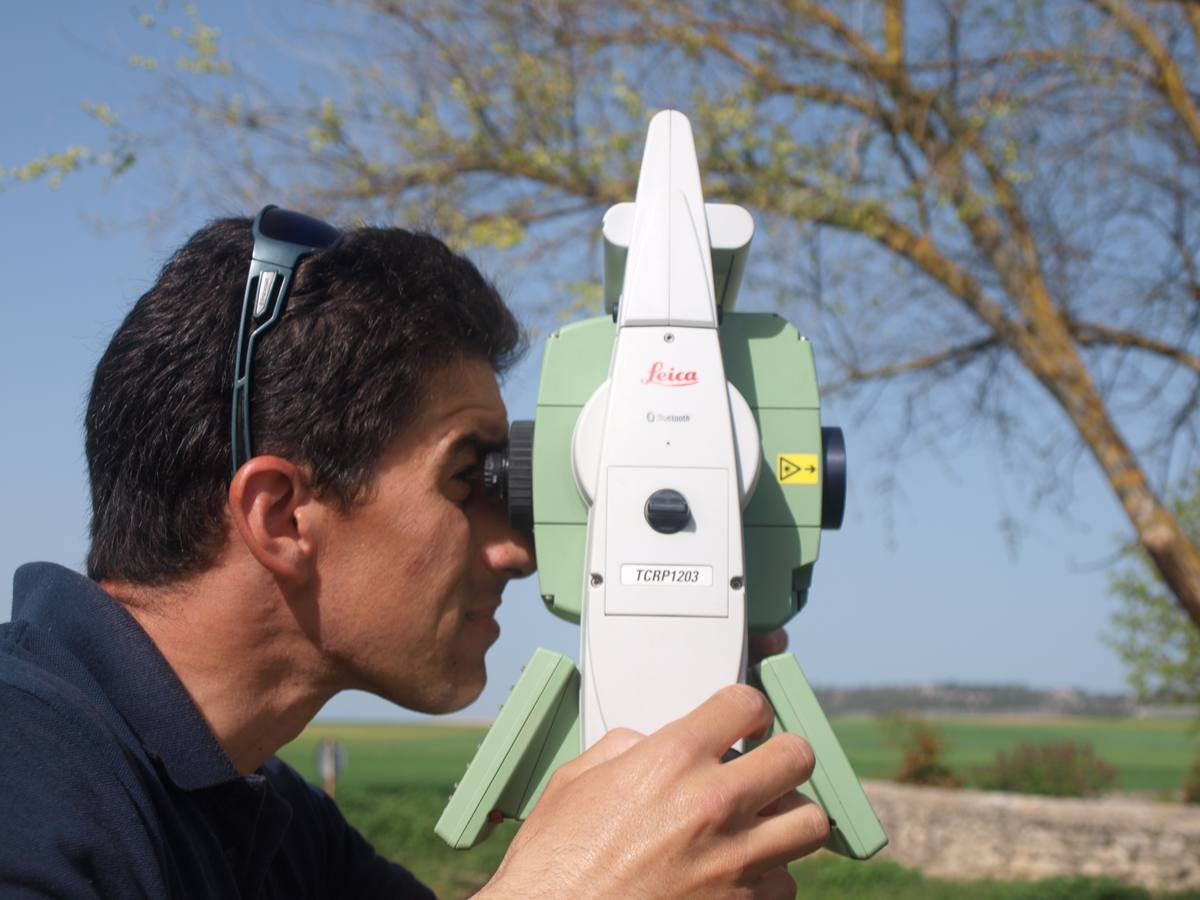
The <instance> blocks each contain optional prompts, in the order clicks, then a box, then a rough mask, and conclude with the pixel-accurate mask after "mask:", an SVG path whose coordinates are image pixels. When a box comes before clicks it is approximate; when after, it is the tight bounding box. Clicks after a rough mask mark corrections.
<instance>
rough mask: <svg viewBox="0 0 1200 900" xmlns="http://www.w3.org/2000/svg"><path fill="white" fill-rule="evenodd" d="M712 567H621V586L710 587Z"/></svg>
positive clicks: (627, 565)
mask: <svg viewBox="0 0 1200 900" xmlns="http://www.w3.org/2000/svg"><path fill="white" fill-rule="evenodd" d="M712 583H713V571H712V566H656V565H649V564H648V565H636V564H634V565H630V564H626V565H623V566H621V584H629V585H642V584H658V585H664V586H667V587H711V586H712Z"/></svg>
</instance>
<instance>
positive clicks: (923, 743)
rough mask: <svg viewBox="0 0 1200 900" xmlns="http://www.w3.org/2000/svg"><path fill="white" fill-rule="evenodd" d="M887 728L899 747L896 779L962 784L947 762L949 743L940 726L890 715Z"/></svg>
mask: <svg viewBox="0 0 1200 900" xmlns="http://www.w3.org/2000/svg"><path fill="white" fill-rule="evenodd" d="M884 728H885V730H886V731H887V732H888V734H889V737H890V740H891V742H892V743H894V744H896V745H897V746H898V747H899V748H900V754H901V756H900V768H899V769H898V770H897V771H896V774H895V776H894V778H895V780H896V781H899V782H902V783H904V784H920V785H926V786H929V787H951V788H957V787H962V779H961V778H959V777H958V776H957V775H955V774H954V772H953V770H952V769H951V768H950V767H949V766H948V765H946V763H945V755H946V752H947V751H948V750H949V749H950V745H949V744H948V743H947V741H946V739H945V738H944V737H942V734H941V732H940V731H938V730H937V728H935V727H934V726H933V725H931V724H929V723H928V722H926V721H923V720H921V719H916V718H912V717H911V716H905V715H894V716H889V717H888V718H887V719H886V720H885V723H884Z"/></svg>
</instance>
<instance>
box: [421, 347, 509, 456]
mask: <svg viewBox="0 0 1200 900" xmlns="http://www.w3.org/2000/svg"><path fill="white" fill-rule="evenodd" d="M425 393H426V396H425V408H424V409H423V410H422V411H421V414H420V415H419V418H420V419H423V420H424V421H425V423H426V424H427V425H429V426H431V427H432V428H433V430H435V431H437V432H441V433H443V434H445V433H446V432H450V431H453V432H457V433H462V432H470V431H475V432H478V434H479V437H480V439H481V440H483V441H503V440H504V438H505V436H506V435H507V433H508V412H507V410H506V409H505V407H504V400H503V399H502V398H501V396H500V385H499V383H498V382H497V380H496V373H495V372H494V371H492V367H491V365H490V364H489V363H488V362H487V361H486V360H481V359H466V360H461V361H458V362H455V363H452V364H450V365H448V366H446V367H444V368H443V369H441V370H440V371H438V372H436V373H435V374H434V375H432V376H431V377H430V379H429V382H428V384H427V390H426V392H425Z"/></svg>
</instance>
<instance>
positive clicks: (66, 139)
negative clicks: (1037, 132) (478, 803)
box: [0, 0, 1128, 719]
mask: <svg viewBox="0 0 1200 900" xmlns="http://www.w3.org/2000/svg"><path fill="white" fill-rule="evenodd" d="M286 8H287V10H288V15H289V16H291V17H292V18H293V19H296V20H299V21H301V22H305V21H307V19H311V20H312V22H313V23H314V24H319V23H320V21H321V20H322V18H323V17H328V16H330V15H336V13H334V12H330V11H329V10H327V9H319V8H316V7H313V6H311V5H309V4H301V3H295V4H289V5H287V7H286ZM247 9H248V7H246V6H244V5H243V4H240V3H237V2H234V0H223V2H219V3H213V4H206V5H204V14H205V18H206V20H207V21H209V22H210V23H211V24H214V25H216V26H217V27H219V28H221V29H222V32H223V34H224V35H225V36H226V37H229V38H230V39H232V40H237V39H239V36H240V35H241V34H242V31H243V30H244V29H246V28H248V27H249V26H250V25H255V24H257V25H261V23H262V22H263V21H266V20H269V18H270V14H269V12H263V11H262V5H261V4H260V5H259V6H257V7H256V13H255V14H253V15H251V14H250V13H248V12H247ZM280 9H283V7H282V6H280ZM306 17H307V19H306ZM138 37H139V28H138V26H137V24H136V22H135V21H134V17H133V15H132V14H131V13H130V12H129V8H128V7H127V6H125V5H123V4H97V3H94V2H93V3H87V2H51V3H44V4H19V5H15V6H13V7H12V8H10V9H9V10H7V11H6V14H5V25H4V28H3V29H0V84H4V85H5V100H4V104H3V107H2V110H3V112H2V115H3V119H2V120H0V122H2V124H0V167H8V166H14V165H20V164H22V163H25V162H27V161H28V160H30V159H32V158H34V157H36V156H38V155H40V154H42V153H45V152H46V151H47V150H62V149H65V148H66V147H67V146H69V145H71V144H74V143H80V142H87V141H95V140H96V139H97V137H98V129H97V126H96V125H95V124H94V123H93V122H92V121H91V120H89V119H88V117H87V116H86V115H84V113H83V112H82V110H81V102H82V101H102V102H107V103H109V104H110V106H111V107H112V108H113V110H114V112H116V113H117V114H118V115H121V114H122V113H123V111H124V110H128V111H129V112H130V113H133V112H136V110H137V108H138V105H139V104H144V103H146V102H147V97H146V95H145V92H146V90H147V82H146V81H145V80H144V79H139V78H137V77H136V76H137V74H138V73H136V72H132V71H131V70H130V68H129V66H128V65H127V64H126V62H125V60H126V57H127V56H128V55H129V53H130V47H131V46H136V41H137V40H138ZM685 112H686V110H685ZM170 164H171V161H170V160H166V161H163V160H159V161H156V162H154V161H152V162H148V163H147V164H145V165H139V166H135V167H134V169H133V170H132V171H131V172H130V173H128V174H127V175H125V176H124V177H122V178H121V179H118V180H116V181H115V182H110V181H108V180H106V179H105V178H103V177H100V176H99V175H98V174H96V173H94V172H83V173H79V174H77V175H75V176H72V177H69V178H67V179H66V180H65V181H64V183H63V184H62V186H61V187H59V188H58V189H51V188H50V187H48V186H47V185H46V184H45V183H39V184H24V185H9V186H7V187H5V189H3V190H0V422H4V423H5V425H4V427H3V431H2V438H0V454H2V456H0V459H2V463H3V464H2V465H0V503H2V504H3V509H4V512H5V514H4V516H3V518H2V519H0V579H3V580H4V581H5V583H8V581H9V579H10V578H11V573H12V571H13V570H14V569H15V568H16V567H17V566H18V565H20V564H21V563H23V562H26V561H31V560H52V561H55V562H59V563H62V564H64V565H67V566H71V567H74V568H81V567H82V563H83V560H84V557H85V555H86V552H87V517H88V498H87V483H86V473H85V463H84V458H83V450H82V416H83V410H84V407H85V403H86V396H87V390H88V387H89V383H90V378H91V372H92V370H93V368H94V366H95V364H96V362H97V360H98V359H99V356H100V354H101V353H102V352H103V349H104V347H105V346H106V344H107V341H108V338H109V337H110V335H111V333H112V331H113V329H114V328H115V327H116V326H117V325H118V324H119V322H120V321H121V319H122V317H123V316H124V314H125V313H126V312H127V311H128V309H129V307H130V306H131V305H132V304H133V302H134V301H135V300H136V299H137V297H138V296H139V295H140V294H141V293H142V292H144V291H145V290H146V289H147V288H148V287H149V286H150V285H151V283H152V282H153V278H154V275H155V273H156V271H157V269H158V268H159V266H161V264H162V263H163V261H164V260H165V259H166V257H167V255H168V254H169V253H170V252H171V250H172V249H174V248H175V247H176V246H178V245H179V244H180V243H182V242H183V240H185V239H186V237H187V235H188V234H189V233H190V232H191V231H193V230H194V229H195V228H196V227H198V226H199V225H200V224H202V223H203V221H204V219H205V218H206V217H207V216H211V215H213V214H216V213H218V212H220V213H225V212H228V211H230V209H236V207H233V206H227V207H226V208H222V209H188V210H186V211H184V213H181V214H180V215H179V216H177V217H175V219H173V220H168V221H165V222H163V223H162V224H160V225H158V226H156V227H154V228H147V227H146V226H145V224H144V222H145V221H146V217H147V215H148V214H149V213H150V212H152V211H153V210H155V209H157V208H161V207H162V205H163V203H164V199H165V198H164V191H165V190H166V188H165V187H164V184H165V179H164V176H163V168H162V167H163V166H164V165H166V166H170ZM701 169H702V174H703V160H701ZM272 199H273V198H271V197H263V198H261V203H266V202H268V201H270V200H272ZM630 199H632V198H630ZM708 199H710V200H721V201H725V202H736V200H737V198H734V197H721V198H714V197H710V198H708ZM231 203H232V201H231ZM253 211H254V210H250V209H247V210H243V212H245V213H247V214H250V213H252V212H253ZM397 224H403V223H397ZM760 240H765V241H769V240H770V237H769V236H765V237H762V238H760ZM595 250H596V252H598V248H595ZM750 265H751V267H752V266H753V265H754V253H753V252H752V254H751V261H750ZM492 274H494V275H496V276H498V280H499V281H500V282H501V283H502V284H503V283H505V279H504V277H503V275H504V273H503V272H493V273H492ZM508 288H509V290H508V297H509V300H510V301H511V302H512V304H513V305H514V306H515V307H516V308H517V309H518V310H520V309H521V308H522V307H523V305H524V306H529V305H530V302H531V301H530V297H531V294H532V289H530V288H527V287H526V286H524V285H522V284H520V283H517V284H515V285H513V284H509V285H508ZM523 294H524V295H525V296H523ZM768 302H769V301H768V299H767V298H755V297H754V296H753V295H750V296H744V297H742V298H741V299H740V300H739V304H738V308H739V309H740V310H743V311H754V310H755V309H767V308H768V305H767V304H768ZM794 324H796V325H797V326H798V327H799V328H800V330H801V331H802V332H803V331H804V323H802V322H796V323H794ZM816 354H817V360H818V371H820V365H821V358H822V353H821V348H820V347H816ZM540 357H541V351H540V346H535V347H534V348H533V350H532V352H531V353H530V354H529V355H528V356H527V358H526V359H525V361H524V362H523V363H522V365H521V366H520V367H518V368H517V370H516V371H515V372H513V373H512V374H511V375H510V376H509V378H508V379H507V380H506V382H505V384H504V397H505V401H506V403H507V405H508V408H509V412H510V415H511V417H512V418H532V416H533V412H534V404H535V397H536V390H537V383H538V366H539V362H540ZM852 412H853V410H851V409H848V408H840V407H839V406H838V404H837V403H836V402H834V403H830V404H828V405H827V406H826V409H825V411H824V414H823V418H824V421H825V422H826V423H827V424H841V425H842V426H843V427H844V428H845V431H846V441H847V445H848V453H849V464H850V469H849V471H850V480H849V490H848V505H847V514H846V519H845V524H844V525H843V527H842V529H841V530H840V531H839V532H831V533H826V534H825V535H824V537H823V538H822V545H821V559H820V561H819V563H818V564H817V569H816V574H815V578H814V584H813V588H812V590H811V591H810V594H809V604H808V607H807V608H806V609H805V610H804V611H803V612H802V613H801V614H800V615H799V616H798V617H797V618H796V619H794V620H793V621H792V623H790V625H789V626H788V632H789V635H790V638H791V648H792V650H793V651H794V652H795V654H796V656H797V658H798V659H799V660H800V663H801V665H802V666H803V668H804V669H805V671H806V674H807V675H808V677H809V680H810V681H811V682H813V683H814V684H816V685H818V686H821V685H825V686H842V687H847V686H856V685H911V684H917V683H929V682H945V681H955V682H959V683H1005V684H1013V683H1019V684H1026V685H1031V686H1035V687H1081V688H1086V689H1089V690H1097V691H1121V690H1123V689H1124V681H1123V671H1122V668H1121V665H1120V663H1119V661H1118V660H1117V658H1116V656H1115V654H1114V653H1113V651H1112V650H1111V649H1110V648H1109V647H1108V646H1107V645H1106V644H1105V642H1104V640H1103V635H1104V633H1105V632H1106V630H1107V627H1108V626H1107V620H1108V617H1109V615H1110V614H1111V613H1112V611H1113V610H1114V609H1115V608H1116V601H1115V600H1113V599H1112V598H1111V597H1110V596H1109V595H1108V592H1107V583H1108V574H1107V571H1106V566H1107V565H1108V564H1109V563H1110V562H1111V561H1112V559H1113V557H1114V555H1115V551H1116V548H1117V547H1118V545H1119V543H1120V542H1121V541H1123V540H1126V539H1127V534H1128V526H1127V524H1126V522H1125V520H1124V518H1123V516H1122V515H1121V512H1120V509H1119V507H1118V505H1117V503H1116V501H1115V499H1114V498H1113V496H1112V494H1111V491H1110V490H1109V488H1108V486H1107V484H1106V483H1105V482H1104V481H1103V479H1102V478H1101V477H1100V475H1099V472H1098V470H1097V468H1096V467H1095V465H1094V463H1093V462H1092V461H1091V459H1090V457H1086V456H1084V457H1081V460H1080V462H1079V464H1078V466H1077V467H1076V470H1075V471H1074V472H1073V474H1072V477H1073V480H1074V486H1073V488H1074V490H1073V493H1074V498H1075V499H1074V501H1073V503H1072V505H1071V506H1070V507H1069V509H1068V510H1067V512H1066V514H1062V513H1060V512H1058V511H1054V510H1050V509H1046V508H1037V507H1035V506H1033V505H1031V504H1030V503H1029V501H1028V499H1027V497H1028V487H1029V486H1028V485H1022V484H1021V483H1020V482H1019V480H1017V479H1018V478H1019V476H1018V475H1017V474H1015V473H1014V470H1013V468H1012V467H1011V466H1007V465H1005V464H1004V461H1003V460H1002V459H1001V455H1000V453H999V451H997V450H996V449H994V448H990V447H988V446H987V445H986V444H984V443H982V442H981V441H976V442H975V443H974V444H971V445H969V446H968V447H967V448H966V449H965V450H963V451H961V452H958V453H956V454H955V455H954V456H952V457H950V458H949V459H945V458H934V457H932V456H930V455H927V454H923V453H920V452H916V451H913V452H911V453H910V454H906V455H905V456H903V457H902V458H896V457H895V455H894V454H893V453H892V452H891V448H890V446H889V445H888V443H887V441H888V440H889V439H890V437H891V432H890V431H889V430H887V429H885V428H883V427H882V426H879V427H873V426H872V422H871V420H870V419H869V418H867V419H865V420H862V419H861V417H855V416H853V415H852ZM980 433H981V434H983V432H982V431H981V432H980ZM892 474H895V475H896V477H897V483H898V486H899V489H900V490H899V493H898V495H897V496H895V497H892V498H890V499H889V498H887V497H885V496H884V495H883V494H882V493H881V492H880V491H879V490H878V489H877V485H878V484H879V482H880V481H881V480H882V479H884V478H886V477H887V476H889V475H892ZM1013 518H1015V519H1016V520H1018V521H1019V522H1020V525H1021V528H1022V535H1023V537H1022V540H1021V541H1020V542H1019V548H1018V550H1017V551H1016V553H1015V554H1014V552H1013V550H1012V547H1011V546H1010V543H1009V542H1008V541H1007V540H1006V537H1005V530H1004V528H1002V526H1001V523H1002V522H1004V521H1005V520H1008V519H1013ZM10 598H11V592H10V590H8V589H3V590H0V621H4V620H6V619H7V618H8V616H9V610H10ZM498 618H499V621H500V624H501V627H502V632H503V633H502V635H501V638H500V640H499V642H498V644H497V645H496V646H494V647H493V648H492V650H491V651H490V653H489V656H488V667H489V676H490V677H489V684H488V687H487V689H486V690H485V692H484V694H483V696H482V697H481V698H480V699H479V701H477V702H476V703H475V704H474V705H472V706H471V707H469V708H468V709H466V710H465V711H463V712H462V713H460V714H459V715H460V716H461V717H465V718H471V719H490V718H492V717H493V716H494V715H495V712H496V710H497V708H498V706H499V704H500V703H501V702H502V701H503V699H504V696H505V695H506V694H507V692H508V689H509V687H510V686H511V685H512V684H513V683H514V681H515V680H516V678H517V676H518V674H519V672H520V667H521V666H522V665H523V664H524V662H525V661H526V660H527V659H528V658H529V656H530V655H531V654H532V652H533V650H534V648H535V647H537V646H545V647H548V648H550V649H553V650H557V651H559V652H562V653H566V654H568V655H570V656H572V657H574V658H576V659H577V658H578V641H579V630H578V628H576V627H575V626H572V625H570V624H568V623H565V622H562V621H560V620H558V619H556V618H555V617H553V616H551V615H550V614H548V613H547V612H545V611H544V609H543V608H542V604H541V602H540V600H539V599H538V592H537V589H536V579H529V580H526V581H522V582H514V583H512V584H511V585H510V586H509V588H508V590H507V592H506V593H505V595H504V603H503V606H502V607H501V609H500V612H499V617H498ZM322 716H324V717H326V718H370V719H395V718H408V717H412V716H413V714H411V713H406V712H405V711H403V710H400V709H398V708H396V707H394V706H391V705H390V704H388V703H386V702H385V701H382V700H379V699H377V698H373V697H368V696H366V695H362V694H355V693H352V694H346V695H343V696H340V697H338V698H335V699H334V700H333V701H332V702H331V703H330V704H329V706H327V707H326V709H325V710H324V711H323V712H322Z"/></svg>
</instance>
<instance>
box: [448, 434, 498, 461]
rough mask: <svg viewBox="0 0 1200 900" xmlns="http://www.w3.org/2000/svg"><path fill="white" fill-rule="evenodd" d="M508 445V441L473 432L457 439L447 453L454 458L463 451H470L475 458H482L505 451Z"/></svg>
mask: <svg viewBox="0 0 1200 900" xmlns="http://www.w3.org/2000/svg"><path fill="white" fill-rule="evenodd" d="M506 443H507V440H502V441H497V440H494V439H492V438H488V437H485V436H484V435H482V434H479V433H477V432H473V431H472V432H469V433H467V434H464V435H460V436H459V437H458V438H456V439H455V441H454V443H452V444H451V445H450V448H449V450H447V451H446V453H447V455H448V456H452V455H455V454H457V453H461V452H463V451H470V452H472V453H473V454H474V455H475V456H478V457H480V458H482V457H483V456H484V455H485V454H487V453H490V452H491V451H493V450H503V449H504V446H505V444H506Z"/></svg>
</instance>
